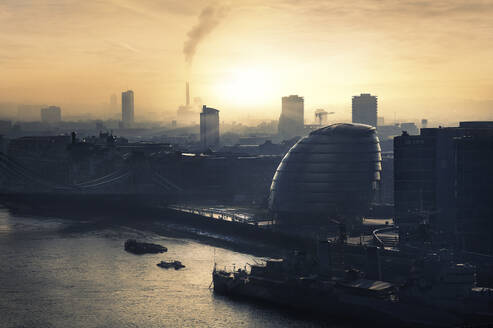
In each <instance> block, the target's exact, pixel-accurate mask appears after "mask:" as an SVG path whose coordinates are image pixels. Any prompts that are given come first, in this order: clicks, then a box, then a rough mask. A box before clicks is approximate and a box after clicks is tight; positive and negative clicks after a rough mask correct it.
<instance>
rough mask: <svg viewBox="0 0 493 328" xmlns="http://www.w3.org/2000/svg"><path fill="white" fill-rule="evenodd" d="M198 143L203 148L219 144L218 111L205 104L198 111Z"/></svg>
mask: <svg viewBox="0 0 493 328" xmlns="http://www.w3.org/2000/svg"><path fill="white" fill-rule="evenodd" d="M200 143H201V144H202V148H204V149H206V148H208V147H210V146H215V145H217V144H219V111H218V110H217V109H214V108H211V107H207V106H206V105H204V106H203V107H202V113H200Z"/></svg>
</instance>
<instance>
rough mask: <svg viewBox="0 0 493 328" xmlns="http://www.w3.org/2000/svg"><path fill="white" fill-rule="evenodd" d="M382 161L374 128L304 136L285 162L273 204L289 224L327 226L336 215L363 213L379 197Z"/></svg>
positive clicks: (344, 127)
mask: <svg viewBox="0 0 493 328" xmlns="http://www.w3.org/2000/svg"><path fill="white" fill-rule="evenodd" d="M381 161H382V157H381V152H380V145H379V141H378V137H377V135H376V130H375V128H374V127H371V126H368V125H363V124H332V125H329V126H327V127H324V128H320V129H318V130H316V131H313V132H311V133H310V134H309V135H308V136H307V137H304V138H302V139H301V140H300V141H298V143H297V144H296V145H295V146H294V147H292V148H291V149H290V150H289V152H288V153H287V154H286V156H285V157H284V158H283V160H282V162H281V163H280V164H279V166H278V168H277V171H276V173H275V175H274V178H273V180H272V185H271V191H270V196H269V209H270V211H271V212H272V214H273V216H274V218H275V220H276V222H278V223H279V224H283V225H284V224H287V225H295V226H297V225H315V226H318V227H327V226H328V225H329V224H330V218H339V217H342V218H343V219H344V220H345V219H346V218H350V219H354V218H361V217H363V216H364V215H367V214H368V212H369V209H370V203H371V202H372V201H374V200H375V197H376V196H377V193H376V192H377V189H378V185H379V182H380V173H381V171H382V166H381Z"/></svg>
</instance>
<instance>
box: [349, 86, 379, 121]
mask: <svg viewBox="0 0 493 328" xmlns="http://www.w3.org/2000/svg"><path fill="white" fill-rule="evenodd" d="M352 116H353V120H352V122H353V123H361V124H368V125H371V126H374V127H377V97H376V96H372V95H371V94H369V93H362V94H360V95H359V96H353V99H352Z"/></svg>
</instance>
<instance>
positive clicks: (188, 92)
mask: <svg viewBox="0 0 493 328" xmlns="http://www.w3.org/2000/svg"><path fill="white" fill-rule="evenodd" d="M189 106H190V87H189V85H188V82H187V107H189Z"/></svg>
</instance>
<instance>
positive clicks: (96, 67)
mask: <svg viewBox="0 0 493 328" xmlns="http://www.w3.org/2000/svg"><path fill="white" fill-rule="evenodd" d="M201 13H203V14H202V18H201ZM200 24H202V25H200ZM202 28H203V29H202ZM190 31H192V32H190ZM190 37H192V41H193V40H194V38H195V39H198V40H199V42H198V43H197V44H196V48H195V50H196V51H195V55H194V56H193V58H188V59H189V60H190V59H191V64H187V60H186V56H185V53H184V47H185V48H187V50H188V51H189V57H190V55H191V52H192V51H190V49H192V50H193V44H192V45H190V41H188V42H189V43H188V45H187V46H185V43H186V42H187V40H190ZM0 42H1V44H2V46H1V47H0V102H14V103H32V104H55V105H56V104H59V105H61V106H62V107H63V110H64V113H69V114H76V113H77V111H79V112H80V111H82V109H81V108H84V110H85V111H87V112H91V113H92V114H94V115H99V114H100V112H101V111H102V109H101V108H102V106H101V104H102V103H108V102H109V98H110V95H111V94H112V93H117V94H118V96H119V97H120V92H121V91H123V90H126V89H133V90H134V92H135V102H136V104H135V107H136V118H137V119H139V118H140V119H142V118H144V116H143V113H148V112H154V113H156V114H155V115H156V116H161V115H162V114H166V115H169V116H170V117H172V116H173V115H174V114H175V112H176V108H177V106H178V105H180V104H182V103H183V102H184V84H185V81H186V80H187V79H189V80H190V83H191V93H192V96H200V97H201V98H202V99H203V100H204V102H205V103H206V104H207V105H210V106H212V107H216V108H218V109H220V110H221V116H222V117H223V118H225V119H235V118H241V117H245V116H246V115H247V114H246V113H251V114H250V116H251V117H253V116H259V117H261V118H272V119H277V118H278V116H279V111H280V102H281V101H280V97H281V96H283V95H289V94H299V95H303V96H304V97H305V108H306V111H307V116H308V115H310V114H309V113H311V112H313V110H314V109H316V108H319V107H322V108H326V109H327V110H329V111H335V112H336V113H337V114H336V118H340V119H348V118H349V117H350V116H349V115H350V102H351V96H352V95H355V94H359V93H361V92H370V93H372V94H376V95H378V97H379V112H380V113H379V114H380V115H382V116H385V118H386V120H387V122H389V121H393V118H394V113H395V115H396V117H397V119H398V120H399V119H403V120H404V119H410V118H416V119H420V118H422V117H427V118H431V119H436V120H442V121H454V120H460V119H493V95H492V93H493V0H487V1H480V0H447V1H444V0H430V1H410V0H409V1H407V0H401V1H399V0H355V1H350V0H331V1H323V0H303V1H296V0H272V1H269V0H264V1H258V0H236V1H231V2H221V1H216V2H211V1H203V0H187V1H183V0H162V1H158V0H93V1H79V0H43V1H42V0H0ZM192 43H193V42H192ZM145 118H147V119H152V117H150V116H147V117H145ZM307 118H308V119H311V116H309V117H307Z"/></svg>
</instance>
